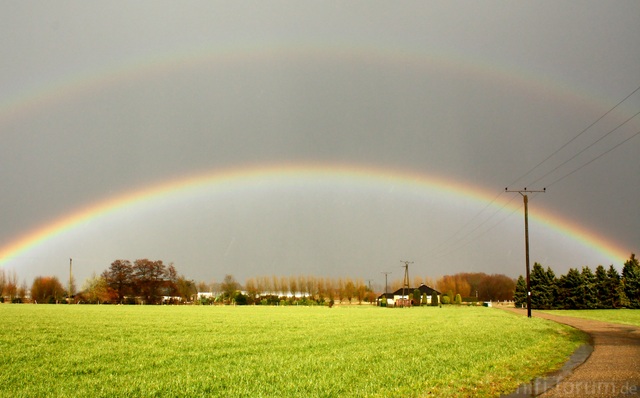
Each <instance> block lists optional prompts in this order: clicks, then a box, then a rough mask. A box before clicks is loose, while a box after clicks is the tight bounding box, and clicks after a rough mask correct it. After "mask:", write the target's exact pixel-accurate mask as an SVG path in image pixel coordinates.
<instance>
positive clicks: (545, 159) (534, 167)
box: [508, 86, 640, 186]
mask: <svg viewBox="0 0 640 398" xmlns="http://www.w3.org/2000/svg"><path fill="white" fill-rule="evenodd" d="M638 90H640V86H638V87H637V88H636V89H635V90H633V91H632V92H631V94H629V95H627V96H626V97H624V98H623V99H622V100H621V101H620V102H618V103H617V104H615V105H614V106H613V107H612V108H611V109H609V110H608V111H606V112H605V113H604V114H603V115H602V116H600V117H599V118H597V119H596V120H595V121H594V122H593V123H591V124H590V125H588V126H587V127H586V128H585V129H584V130H582V131H581V132H579V133H578V134H577V135H575V136H574V137H573V138H571V139H570V140H569V141H567V142H566V143H565V144H564V145H562V146H561V147H560V148H558V149H556V150H555V151H554V152H553V153H551V155H549V156H547V157H546V158H544V159H543V160H542V161H541V162H540V163H538V164H537V165H535V166H533V167H532V168H531V169H529V171H527V172H526V173H524V174H523V175H521V176H520V177H518V178H516V179H515V181H513V182H512V183H511V184H509V185H508V186H511V185H514V184H515V183H517V182H518V181H520V180H522V179H523V178H524V177H526V176H528V175H529V174H531V173H532V172H533V171H534V170H535V169H537V168H538V167H540V166H541V165H542V164H543V163H545V162H546V161H548V160H549V159H551V158H552V157H553V156H554V155H555V154H557V153H558V152H560V151H561V150H562V149H564V148H565V147H566V146H567V145H569V144H571V143H572V142H573V141H575V140H576V139H578V137H580V136H581V135H582V134H584V133H585V132H587V130H589V129H590V128H591V127H593V126H595V125H596V124H597V123H598V122H599V121H600V120H602V119H603V118H605V117H606V116H607V115H608V114H609V113H611V112H612V111H613V110H614V109H616V108H617V107H618V106H619V105H620V104H622V103H623V102H625V101H626V100H627V99H629V97H631V96H632V95H633V94H635V93H636V92H637V91H638Z"/></svg>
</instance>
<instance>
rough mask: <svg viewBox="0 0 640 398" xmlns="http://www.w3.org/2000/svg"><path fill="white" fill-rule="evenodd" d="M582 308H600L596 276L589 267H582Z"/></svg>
mask: <svg viewBox="0 0 640 398" xmlns="http://www.w3.org/2000/svg"><path fill="white" fill-rule="evenodd" d="M580 276H581V277H582V287H581V289H580V290H581V296H582V308H586V309H593V308H597V306H598V292H597V290H596V276H595V275H594V274H593V272H591V268H589V266H586V267H582V273H581V274H580Z"/></svg>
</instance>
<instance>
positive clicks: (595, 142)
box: [528, 111, 640, 185]
mask: <svg viewBox="0 0 640 398" xmlns="http://www.w3.org/2000/svg"><path fill="white" fill-rule="evenodd" d="M638 115H640V111H638V112H636V113H635V114H634V115H633V116H631V117H630V118H628V119H627V120H625V121H624V122H622V123H620V124H619V125H617V126H616V127H615V128H614V129H613V130H611V131H609V132H608V133H607V134H605V135H603V136H602V137H600V138H599V139H597V140H596V141H594V142H593V143H591V144H590V145H588V146H586V147H585V148H584V149H582V150H581V151H580V152H578V153H576V154H575V155H573V156H572V157H571V158H569V159H567V160H565V161H564V162H563V163H561V164H560V165H558V166H556V167H555V168H554V169H553V170H551V171H549V172H547V173H546V174H544V175H543V176H542V177H540V178H538V179H537V180H535V181H533V182H531V183H530V184H528V185H533V184H535V183H536V182H538V181H540V180H542V179H543V178H545V177H546V176H548V175H549V174H551V173H553V172H554V171H556V170H558V169H559V168H560V167H562V166H564V165H565V164H567V163H569V162H570V161H572V160H573V159H575V158H577V157H578V156H580V155H581V154H582V153H584V152H585V151H586V150H587V149H589V148H591V147H593V146H594V145H595V144H597V143H598V142H600V141H602V140H603V139H605V138H606V137H608V136H609V135H610V134H612V133H613V132H615V131H616V130H618V129H619V128H620V127H622V126H624V125H625V124H627V123H628V122H629V121H630V120H631V119H633V118H635V117H636V116H638ZM626 141H628V139H626V140H625V141H623V142H626ZM617 146H618V145H616V146H615V147H617ZM615 147H614V148H615ZM609 151H610V150H608V151H606V152H605V153H607V152H609ZM600 156H601V155H599V156H597V157H596V159H597V158H599V157H600ZM594 160H595V159H594ZM589 163H591V162H589ZM582 167H583V166H581V167H580V168H582ZM572 173H573V172H572Z"/></svg>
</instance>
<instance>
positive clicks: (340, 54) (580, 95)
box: [0, 42, 628, 265]
mask: <svg viewBox="0 0 640 398" xmlns="http://www.w3.org/2000/svg"><path fill="white" fill-rule="evenodd" d="M269 59H278V60H285V61H287V60H288V61H299V60H307V59H311V60H314V59H317V60H322V61H339V62H345V61H346V62H359V63H364V64H367V63H371V64H385V65H394V64H397V65H401V66H402V67H406V68H416V69H418V68H420V69H426V70H436V71H450V70H454V71H456V72H457V73H460V74H461V75H464V76H473V77H480V78H483V79H491V80H497V81H504V82H508V83H509V85H510V86H511V87H514V89H522V90H525V91H527V92H529V93H531V94H532V95H538V96H540V97H543V98H547V97H553V98H555V99H561V100H563V101H568V102H571V101H580V102H583V103H586V105H587V106H594V107H605V106H604V105H602V104H604V103H606V102H607V101H604V100H601V101H596V100H595V99H594V98H593V97H592V96H590V95H589V93H586V92H583V91H581V90H579V89H578V88H575V87H567V86H565V85H564V84H563V83H561V82H560V81H557V80H552V79H549V78H548V77H543V76H540V75H533V74H531V73H530V72H528V71H527V70H526V68H525V67H520V68H519V67H517V66H511V67H505V66H502V65H497V64H495V63H491V61H487V60H482V59H470V58H465V56H463V55H460V54H456V53H453V52H444V51H440V52H427V51H424V50H419V49H417V47H411V46H410V47H389V46H387V47H385V46H379V45H376V46H370V45H366V44H363V43H360V44H357V45H344V44H340V43H333V44H332V43H280V42H268V43H234V44H233V46H228V47H218V48H210V47H194V48H191V49H187V50H184V51H180V52H173V53H165V54H159V55H158V54H155V55H151V56H147V57H143V58H137V59H130V60H127V61H125V62H120V63H114V64H109V65H105V66H101V67H99V68H97V69H96V70H91V71H88V72H84V73H75V74H72V75H69V76H66V77H59V78H57V79H54V80H52V82H51V83H50V84H48V85H44V86H38V87H33V88H31V89H27V90H26V91H24V92H22V93H17V94H15V93H14V94H11V95H10V96H9V97H5V98H4V99H3V100H2V102H0V123H8V122H11V121H12V119H15V118H18V119H19V118H21V117H24V116H26V115H28V114H30V113H31V112H33V111H37V110H38V109H41V108H44V107H47V106H50V105H55V104H57V103H60V102H64V101H68V100H72V99H76V98H78V97H80V98H81V97H83V96H89V95H92V94H93V93H95V92H99V91H100V90H102V89H104V88H106V87H110V86H114V85H124V84H127V83H128V82H130V81H136V80H138V79H144V78H149V76H151V77H153V76H163V75H165V74H167V73H171V72H172V71H175V70H181V69H184V68H197V67H200V66H207V67H214V68H225V67H229V66H233V65H235V64H239V63H243V62H255V61H265V60H269ZM292 177H297V178H303V179H308V180H327V181H331V180H336V179H347V180H353V181H365V182H368V183H371V184H374V185H375V184H381V183H385V182H386V183H394V184H398V185H402V186H405V187H415V188H417V189H422V190H424V189H427V190H436V191H441V192H443V193H447V194H451V195H454V196H458V197H459V196H464V197H471V198H472V199H473V200H475V201H478V202H480V203H491V201H492V198H493V197H494V196H495V194H491V193H488V192H486V191H483V190H481V189H479V188H477V187H473V186H471V185H469V184H463V183H460V182H456V181H452V180H450V179H447V178H442V177H435V176H429V175H425V174H419V173H415V172H411V171H405V170H388V169H380V168H375V167H369V166H361V165H349V164H329V165H327V164H275V165H261V166H245V167H241V168H230V169H225V170H215V171H211V172H205V173H203V174H199V175H190V176H186V177H184V178H180V179H176V180H172V181H168V182H164V183H160V184H157V185H151V186H148V187H143V188H141V189H139V190H136V191H132V192H125V193H123V194H121V195H117V196H114V197H111V198H107V199H105V200H104V201H101V202H98V203H93V204H90V205H88V206H87V207H85V208H82V209H80V210H78V211H75V212H73V213H71V214H67V215H64V216H62V217H60V218H59V219H57V220H56V221H54V222H52V223H50V224H47V225H43V226H42V227H40V228H38V229H36V230H34V231H31V232H29V233H27V234H25V235H24V236H21V237H19V238H17V239H16V240H14V241H12V242H9V243H8V244H6V245H4V246H3V247H1V248H0V265H4V264H6V263H7V262H8V261H9V260H10V259H15V258H19V257H21V256H24V255H25V254H26V253H27V252H29V251H30V250H32V249H34V248H36V247H38V246H40V245H41V244H43V243H45V242H47V241H49V240H52V239H54V238H56V237H58V236H60V235H62V234H64V233H65V232H66V231H70V230H73V229H75V228H78V227H80V226H81V225H83V224H85V223H87V222H89V221H91V220H93V219H96V218H100V217H108V216H110V215H114V214H115V213H117V212H119V211H121V210H123V209H126V208H132V207H133V206H135V205H137V204H141V203H150V202H154V201H157V200H159V199H161V198H164V197H167V196H171V195H182V194H186V193H187V192H189V191H193V190H196V189H198V188H201V187H208V186H211V187H222V186H225V185H233V184H251V183H263V182H264V181H265V180H270V179H278V178H284V179H286V178H292ZM514 206H516V205H515V204H514V205H510V207H507V209H510V210H514V209H515V207H514ZM532 218H533V219H536V220H537V221H539V222H541V223H544V224H546V225H548V226H549V227H550V228H552V229H555V230H557V231H559V232H560V233H562V234H564V235H566V236H569V237H571V238H572V239H574V240H576V241H579V242H581V243H583V244H585V245H588V246H591V247H594V248H597V250H599V251H600V252H602V253H603V254H605V255H606V256H607V258H611V259H612V261H616V262H620V261H624V259H626V256H627V255H628V253H627V252H626V251H625V250H623V249H621V248H620V247H618V246H617V245H616V244H614V243H612V242H609V241H607V240H606V239H605V238H603V237H601V236H599V235H597V234H596V233H594V232H591V231H588V230H586V229H584V228H583V227H581V226H580V225H578V224H575V223H573V222H571V221H569V220H566V219H563V218H562V217H559V216H557V215H554V214H551V213H545V212H542V211H538V212H536V214H535V215H534V216H532Z"/></svg>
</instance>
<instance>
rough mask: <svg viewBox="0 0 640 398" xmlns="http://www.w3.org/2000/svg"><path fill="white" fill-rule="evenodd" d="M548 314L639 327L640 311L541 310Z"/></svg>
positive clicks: (622, 309) (623, 309) (624, 309)
mask: <svg viewBox="0 0 640 398" xmlns="http://www.w3.org/2000/svg"><path fill="white" fill-rule="evenodd" d="M542 312H546V313H548V314H553V315H561V316H573V317H577V318H586V319H593V320H596V321H602V322H610V323H621V324H625V325H633V326H638V327H640V311H638V310H636V309H628V308H621V309H609V310H553V311H542Z"/></svg>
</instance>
